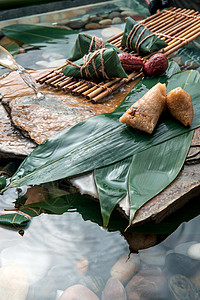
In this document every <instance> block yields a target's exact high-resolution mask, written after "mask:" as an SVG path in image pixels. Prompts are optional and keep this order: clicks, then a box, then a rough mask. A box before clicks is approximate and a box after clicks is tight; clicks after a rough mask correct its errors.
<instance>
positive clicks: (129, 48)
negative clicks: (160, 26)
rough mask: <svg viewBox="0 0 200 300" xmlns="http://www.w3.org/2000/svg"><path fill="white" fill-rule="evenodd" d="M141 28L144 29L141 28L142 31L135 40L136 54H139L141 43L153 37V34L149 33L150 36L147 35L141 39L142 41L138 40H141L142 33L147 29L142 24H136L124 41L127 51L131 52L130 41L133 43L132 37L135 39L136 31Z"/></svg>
mask: <svg viewBox="0 0 200 300" xmlns="http://www.w3.org/2000/svg"><path fill="white" fill-rule="evenodd" d="M141 26H143V27H144V28H143V29H142V31H141V32H140V34H139V36H138V38H137V40H136V43H135V49H136V51H137V53H139V50H140V47H141V45H142V43H144V42H145V41H146V40H147V39H148V38H150V37H151V36H153V35H155V34H154V33H151V34H149V35H147V36H146V37H145V38H143V39H142V40H141V41H140V39H141V37H142V35H143V33H144V32H145V30H147V29H148V28H147V27H146V26H144V25H143V24H139V23H138V24H135V25H134V26H133V28H132V29H131V31H130V32H129V34H128V37H127V40H126V46H127V48H128V51H130V50H133V47H132V41H133V39H134V37H135V35H136V32H137V30H138V29H139V28H140V27H141Z"/></svg>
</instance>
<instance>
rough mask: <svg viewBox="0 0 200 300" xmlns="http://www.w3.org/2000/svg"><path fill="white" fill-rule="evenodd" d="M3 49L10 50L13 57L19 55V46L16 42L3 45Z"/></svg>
mask: <svg viewBox="0 0 200 300" xmlns="http://www.w3.org/2000/svg"><path fill="white" fill-rule="evenodd" d="M3 47H4V48H5V49H6V50H8V52H10V53H11V54H12V55H13V56H15V55H16V54H18V53H19V45H18V44H17V43H15V42H12V43H10V44H6V45H3Z"/></svg>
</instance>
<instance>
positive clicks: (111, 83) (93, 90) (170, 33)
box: [37, 7, 200, 103]
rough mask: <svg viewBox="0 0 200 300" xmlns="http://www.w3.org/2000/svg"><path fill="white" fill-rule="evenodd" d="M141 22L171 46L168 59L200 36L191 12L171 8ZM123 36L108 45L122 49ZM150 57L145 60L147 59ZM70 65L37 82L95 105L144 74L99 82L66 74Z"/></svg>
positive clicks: (196, 14) (196, 17)
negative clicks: (65, 70)
mask: <svg viewBox="0 0 200 300" xmlns="http://www.w3.org/2000/svg"><path fill="white" fill-rule="evenodd" d="M140 23H141V24H144V25H145V26H146V27H147V28H148V29H149V30H151V32H153V33H154V34H156V35H157V36H158V37H159V38H160V39H162V40H164V41H166V42H167V44H168V45H167V46H166V47H165V48H163V49H162V50H160V51H159V52H162V53H164V54H165V55H166V56H168V55H170V54H171V53H172V52H174V51H176V50H178V49H179V48H181V47H183V46H185V45H186V44H188V43H189V42H191V41H192V40H193V39H195V38H197V37H198V36H199V35H200V14H199V12H197V11H195V10H191V9H181V8H175V7H171V8H168V9H165V10H162V11H160V12H158V13H156V14H154V15H152V16H150V17H148V18H147V19H144V20H142V21H140ZM122 35H123V32H122V33H120V34H118V35H115V36H114V37H112V38H110V39H108V40H107V42H109V43H112V44H114V45H115V46H117V47H119V48H121V39H122ZM121 49H122V48H121ZM122 50H123V49H122ZM131 54H133V55H137V54H136V53H134V52H131ZM151 55H152V54H151ZM149 56H150V55H148V56H145V57H143V58H144V59H147V58H148V57H149ZM66 65H67V63H66V64H64V65H62V66H60V67H58V68H56V69H54V70H53V71H51V72H49V73H47V74H45V75H44V76H42V77H40V78H37V82H38V83H40V84H46V85H49V86H51V87H52V88H54V89H62V90H63V91H64V92H70V93H72V94H75V95H80V96H82V97H84V98H85V99H87V100H88V101H91V102H92V103H97V102H99V101H101V100H102V99H103V98H105V97H106V96H108V95H110V94H112V93H113V92H114V91H115V90H117V89H118V88H119V87H121V86H123V85H125V84H126V83H128V82H129V81H131V80H134V79H136V78H138V77H139V76H141V75H142V72H141V71H140V72H138V71H135V72H133V73H131V74H129V76H128V78H123V79H121V78H115V79H112V80H105V81H102V82H95V81H89V80H85V79H77V78H74V77H67V76H65V75H63V73H62V68H63V67H65V66H66Z"/></svg>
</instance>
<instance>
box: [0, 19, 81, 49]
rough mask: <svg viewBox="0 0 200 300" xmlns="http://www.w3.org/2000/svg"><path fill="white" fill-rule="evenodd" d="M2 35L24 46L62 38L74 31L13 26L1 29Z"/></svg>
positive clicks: (47, 27) (33, 26) (20, 25)
mask: <svg viewBox="0 0 200 300" xmlns="http://www.w3.org/2000/svg"><path fill="white" fill-rule="evenodd" d="M2 32H3V34H4V35H6V36H8V37H9V38H12V39H15V40H18V41H21V42H23V43H25V44H35V43H44V42H45V41H49V40H52V39H59V38H64V37H66V36H67V35H71V34H75V33H77V32H76V31H73V30H67V29H63V28H55V27H50V26H42V25H29V24H15V25H9V26H6V27H4V28H2Z"/></svg>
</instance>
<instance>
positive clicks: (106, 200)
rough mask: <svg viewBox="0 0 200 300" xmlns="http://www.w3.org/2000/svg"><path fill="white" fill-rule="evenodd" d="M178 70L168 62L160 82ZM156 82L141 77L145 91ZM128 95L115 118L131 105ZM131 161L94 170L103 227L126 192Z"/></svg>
mask: <svg viewBox="0 0 200 300" xmlns="http://www.w3.org/2000/svg"><path fill="white" fill-rule="evenodd" d="M179 71H180V68H179V66H178V65H177V64H173V63H170V67H169V69H168V70H167V76H162V78H160V79H161V81H162V82H165V81H166V79H167V77H171V76H172V75H173V74H175V73H177V72H179ZM157 82H158V78H152V79H151V80H149V79H143V86H146V91H148V89H150V88H151V87H152V86H153V85H155V84H156V83H157ZM141 93H143V91H141ZM129 95H130V97H129ZM129 95H128V96H127V97H126V101H124V102H123V103H122V104H121V105H120V107H119V108H117V109H116V110H115V112H114V113H115V114H116V115H117V118H119V117H120V116H121V107H122V106H123V110H126V109H128V107H130V105H132V97H131V95H132V94H131V93H130V94H129ZM128 97H129V98H128ZM138 97H139V96H138ZM141 97H142V94H141ZM129 100H130V103H129ZM131 161H132V156H131V157H129V158H127V159H124V160H122V161H119V162H116V163H114V164H111V165H109V166H107V167H102V168H98V169H96V170H95V172H94V178H95V183H96V186H97V191H98V195H99V201H100V205H101V213H102V218H103V226H104V227H107V226H108V223H109V219H110V215H111V213H112V211H113V209H114V208H115V206H116V205H117V204H118V203H119V202H120V201H121V200H122V199H123V198H124V197H125V196H126V195H127V193H128V175H129V171H130V167H131Z"/></svg>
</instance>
